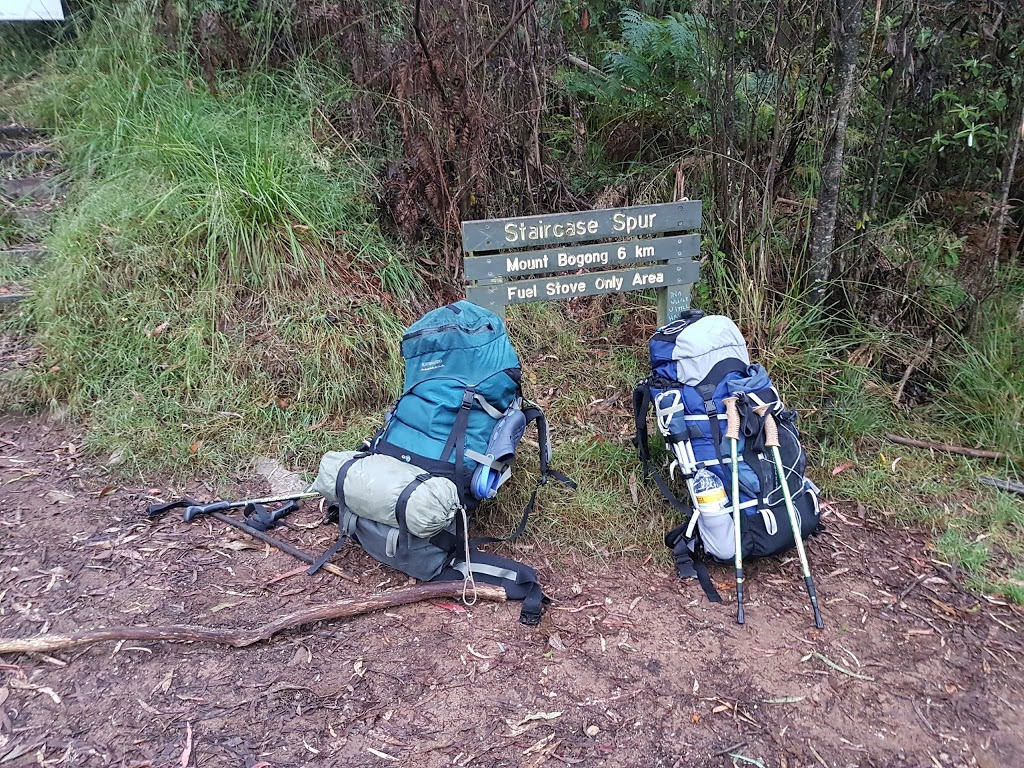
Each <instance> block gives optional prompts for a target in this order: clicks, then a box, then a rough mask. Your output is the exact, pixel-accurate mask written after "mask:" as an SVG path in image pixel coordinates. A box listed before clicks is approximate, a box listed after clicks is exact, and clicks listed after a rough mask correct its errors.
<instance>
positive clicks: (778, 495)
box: [633, 310, 820, 602]
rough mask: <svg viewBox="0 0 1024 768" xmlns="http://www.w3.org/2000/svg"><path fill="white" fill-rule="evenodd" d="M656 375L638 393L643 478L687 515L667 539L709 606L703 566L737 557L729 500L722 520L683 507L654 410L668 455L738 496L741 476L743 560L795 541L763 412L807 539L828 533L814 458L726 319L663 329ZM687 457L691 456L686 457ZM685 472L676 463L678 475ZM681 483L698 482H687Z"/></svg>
mask: <svg viewBox="0 0 1024 768" xmlns="http://www.w3.org/2000/svg"><path fill="white" fill-rule="evenodd" d="M649 347H650V358H651V374H650V376H648V377H647V378H646V379H644V380H643V381H641V382H639V383H638V384H637V386H636V388H635V390H634V392H633V413H634V417H635V422H636V437H635V438H634V442H635V444H636V447H637V449H638V452H639V455H640V460H641V463H642V464H643V468H644V474H645V477H646V478H647V479H648V480H652V481H653V482H654V483H655V484H656V485H657V487H658V489H659V490H660V491H661V493H662V495H663V496H664V497H665V499H666V500H667V501H668V502H669V503H670V504H671V505H672V507H673V508H674V509H675V510H676V511H677V512H679V513H680V515H681V516H682V519H683V521H682V523H681V524H680V525H678V526H676V527H675V528H673V529H672V530H671V531H669V533H668V534H667V535H666V537H665V544H666V545H667V546H668V547H669V548H670V549H671V550H672V551H673V553H674V555H675V560H676V567H677V570H678V573H679V575H680V577H683V578H697V579H699V580H700V582H701V585H702V586H703V587H704V591H705V592H706V593H707V595H708V598H709V599H711V600H713V601H715V602H719V601H720V597H719V595H718V593H717V591H716V590H715V588H714V585H713V584H712V583H711V580H710V578H709V576H708V573H707V568H706V566H705V564H704V559H705V558H706V557H707V558H709V559H711V560H713V561H725V562H727V561H731V560H732V559H733V556H734V554H735V543H734V542H735V539H734V537H733V530H734V529H733V522H732V521H733V509H732V503H733V500H732V498H731V494H729V498H728V500H727V503H726V505H725V506H724V507H722V508H721V510H719V511H718V514H716V515H715V516H714V517H706V516H702V515H697V514H696V513H695V506H696V505H695V503H694V501H693V500H692V496H691V497H690V498H686V497H684V498H686V500H685V501H684V500H682V499H680V498H679V496H677V495H676V493H675V491H674V490H673V486H672V482H671V480H672V472H670V474H669V479H666V478H665V477H664V475H662V473H661V472H659V471H658V469H657V468H656V466H655V461H654V460H653V459H652V454H651V447H650V442H649V439H648V426H647V419H648V414H649V412H650V411H651V410H652V409H653V411H654V415H655V418H656V420H657V424H658V429H659V432H660V433H661V435H662V437H663V438H664V441H665V447H666V448H667V449H668V450H669V451H670V453H672V454H673V455H683V456H689V457H692V461H691V462H689V463H690V464H691V468H690V469H691V472H692V471H693V470H695V469H701V468H703V469H707V470H708V471H709V472H711V473H713V474H714V475H716V476H717V477H718V478H719V480H721V482H722V485H723V487H724V488H725V489H729V488H731V487H732V473H733V471H736V472H738V473H739V490H740V505H739V506H740V511H741V513H742V514H741V516H740V521H741V522H740V529H741V546H742V550H743V551H742V554H743V558H744V559H745V560H746V559H749V558H758V557H766V556H769V555H777V554H780V553H783V552H786V551H787V550H789V549H791V548H792V547H793V546H794V544H795V542H794V539H793V533H792V530H791V527H790V525H789V521H788V520H789V519H788V515H787V511H786V506H785V498H784V494H783V491H782V486H781V484H780V481H779V478H778V474H777V471H776V467H775V464H774V462H773V458H772V455H771V452H770V451H769V450H768V449H767V448H766V446H765V429H764V426H765V417H764V414H765V413H770V414H772V416H773V417H774V419H775V422H776V424H777V426H778V433H779V443H780V446H779V452H780V454H781V458H782V464H783V467H784V474H785V476H786V479H787V485H788V486H789V490H790V493H791V495H792V499H793V503H794V506H795V508H796V511H797V515H798V517H799V520H800V530H801V538H807V537H808V536H810V535H811V534H813V533H815V532H816V531H817V530H818V529H819V527H820V513H819V509H818V488H817V487H816V486H815V485H814V483H812V482H811V481H810V480H809V479H808V478H807V477H806V476H805V470H806V467H807V455H806V453H805V452H804V449H803V447H802V446H801V444H800V433H799V432H798V431H797V427H796V413H795V412H794V411H792V410H790V409H788V408H786V407H785V405H784V404H783V402H782V398H781V397H780V396H779V393H778V390H777V389H776V388H775V385H774V384H773V383H772V380H771V378H770V377H769V375H768V372H767V371H766V370H765V369H764V368H763V367H762V366H760V365H756V364H751V362H750V353H749V351H748V350H747V345H746V342H745V341H744V339H743V335H742V334H741V333H740V330H739V328H737V327H736V324H735V323H733V321H732V320H730V319H729V318H727V317H724V316H722V315H707V316H705V315H704V313H703V312H700V311H697V310H690V311H687V312H684V313H683V314H682V315H681V316H680V318H679V319H678V320H676V321H675V322H672V323H669V324H668V325H665V326H664V327H662V328H659V329H658V330H657V332H656V333H655V334H654V336H653V337H652V338H651V340H650V344H649ZM730 396H732V397H737V398H738V400H737V406H738V410H739V413H740V420H741V423H740V440H739V444H738V456H737V466H736V467H733V466H731V461H730V458H729V456H730V450H729V446H728V444H727V443H726V442H725V441H723V435H724V433H725V430H726V416H725V406H724V404H723V399H724V398H727V397H730ZM687 451H688V452H687ZM676 468H680V469H682V467H677V463H676V462H673V466H672V470H673V471H674V470H675V469H676ZM683 474H684V477H683V480H684V482H685V481H688V480H691V479H692V478H688V477H686V476H685V472H684V473H683Z"/></svg>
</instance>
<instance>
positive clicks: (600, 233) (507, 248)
mask: <svg viewBox="0 0 1024 768" xmlns="http://www.w3.org/2000/svg"><path fill="white" fill-rule="evenodd" d="M700 216H701V204H700V201H699V200H687V201H683V202H679V203H663V204H660V205H635V206H632V207H629V208H611V209H606V210H596V211H581V212H577V213H557V214H552V215H548V216H526V217H522V218H513V219H484V220H480V221H465V222H463V223H462V249H463V251H464V252H465V253H466V258H465V261H464V267H465V279H466V298H467V299H469V300H470V301H472V302H473V303H474V304H479V305H480V306H482V307H486V308H487V309H490V310H491V311H492V312H496V313H498V314H499V315H501V316H503V317H504V314H505V307H506V306H507V305H509V304H525V303H530V302H535V301H559V300H561V299H571V298H573V297H576V296H592V295H595V294H601V293H620V292H622V291H639V290H642V289H644V288H655V289H656V290H657V296H658V324H659V325H664V324H665V323H667V322H668V321H669V320H670V319H672V318H675V317H677V316H678V315H679V313H680V312H682V311H683V310H684V309H688V308H689V306H690V289H691V288H692V286H693V284H694V283H695V282H697V279H698V277H699V274H700V271H699V267H698V264H697V261H696V258H697V256H698V255H699V254H700V235H699V234H696V233H692V232H691V231H692V230H696V229H699V228H700ZM687 233H690V234H687ZM654 235H657V237H653V236H654ZM612 238H626V239H620V240H612Z"/></svg>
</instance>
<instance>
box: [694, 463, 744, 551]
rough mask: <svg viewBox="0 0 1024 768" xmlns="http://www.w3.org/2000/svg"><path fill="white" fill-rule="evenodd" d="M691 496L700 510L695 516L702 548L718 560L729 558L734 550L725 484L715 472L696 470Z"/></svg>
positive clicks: (734, 542) (731, 521)
mask: <svg viewBox="0 0 1024 768" xmlns="http://www.w3.org/2000/svg"><path fill="white" fill-rule="evenodd" d="M693 495H694V496H696V497H697V509H698V511H699V512H700V514H698V515H694V519H695V520H696V523H697V526H698V527H699V528H700V537H701V541H702V542H703V543H704V550H705V551H706V552H708V553H710V554H712V555H714V556H715V557H717V558H718V559H720V560H729V559H731V558H732V557H733V556H734V555H735V553H736V540H735V539H734V538H733V520H732V515H731V514H730V511H731V510H730V509H729V501H728V497H727V496H726V493H725V486H724V485H723V484H722V481H721V480H720V479H719V478H718V475H716V474H715V473H714V472H709V471H708V470H706V469H698V470H697V473H696V474H695V475H694V476H693Z"/></svg>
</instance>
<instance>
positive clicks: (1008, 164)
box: [992, 108, 1024, 273]
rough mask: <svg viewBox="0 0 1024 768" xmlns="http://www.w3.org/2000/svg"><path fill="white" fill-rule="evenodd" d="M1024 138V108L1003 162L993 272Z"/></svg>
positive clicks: (1019, 115) (997, 258)
mask: <svg viewBox="0 0 1024 768" xmlns="http://www.w3.org/2000/svg"><path fill="white" fill-rule="evenodd" d="M1022 138H1024V108H1021V110H1020V111H1019V112H1018V115H1017V119H1016V121H1015V122H1014V126H1013V127H1012V128H1011V129H1010V143H1009V144H1008V145H1007V147H1006V159H1005V160H1004V161H1003V169H1002V170H1003V183H1002V189H1001V190H1000V194H999V212H998V214H997V219H996V248H995V256H994V257H993V262H992V271H993V272H994V273H998V271H999V256H1000V252H1001V251H1002V245H1003V232H1005V231H1006V222H1007V219H1008V218H1009V215H1010V187H1011V186H1013V176H1014V174H1015V173H1016V172H1017V154H1018V152H1019V150H1020V142H1021V139H1022Z"/></svg>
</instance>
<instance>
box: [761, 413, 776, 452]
mask: <svg viewBox="0 0 1024 768" xmlns="http://www.w3.org/2000/svg"><path fill="white" fill-rule="evenodd" d="M764 444H765V446H766V447H767V448H778V447H779V427H778V425H777V424H776V423H775V417H774V416H772V415H771V414H770V413H766V414H765V415H764Z"/></svg>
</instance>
